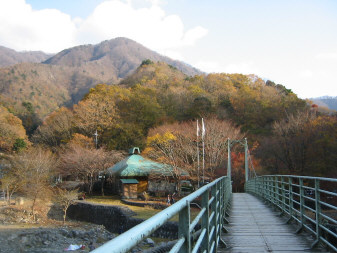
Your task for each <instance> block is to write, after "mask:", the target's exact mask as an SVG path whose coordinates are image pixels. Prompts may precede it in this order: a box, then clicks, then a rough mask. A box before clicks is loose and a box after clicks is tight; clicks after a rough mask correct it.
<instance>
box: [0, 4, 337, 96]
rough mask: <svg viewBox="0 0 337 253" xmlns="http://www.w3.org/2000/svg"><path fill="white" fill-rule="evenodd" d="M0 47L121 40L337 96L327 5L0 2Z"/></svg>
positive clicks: (336, 26)
mask: <svg viewBox="0 0 337 253" xmlns="http://www.w3.org/2000/svg"><path fill="white" fill-rule="evenodd" d="M0 22H1V24H2V25H1V27H0V45H2V46H6V47H10V48H13V49H16V50H18V51H21V50H42V51H45V52H58V51H60V50H62V49H64V48H68V47H72V46H75V45H80V44H87V43H91V44H95V43H99V42H100V41H102V40H107V39H112V38H115V37H119V36H123V37H129V38H131V39H134V40H136V41H137V42H139V43H141V44H143V45H144V46H146V47H148V48H150V49H152V50H155V51H157V52H159V53H161V54H164V55H168V56H170V57H172V58H175V59H180V60H183V61H185V62H187V63H189V64H191V65H193V66H196V67H198V68H199V69H201V70H203V71H205V72H227V73H244V74H257V75H258V76H260V77H262V78H265V79H270V80H273V81H274V82H276V83H282V84H283V85H285V86H286V87H288V88H290V89H292V90H293V91H294V92H295V93H297V94H298V95H299V96H300V97H302V98H306V97H316V96H323V95H330V96H337V81H336V77H335V72H337V1H335V0H330V1H328V0H316V1H313V0H303V1H301V0H282V1H277V0H274V1H271V0H269V1H266V0H255V1H252V0H231V1H230V0H222V1H221V0H209V1H204V0H203V1H201V0H166V1H165V0H71V1H69V0H48V1H46V0H11V1H7V0H0Z"/></svg>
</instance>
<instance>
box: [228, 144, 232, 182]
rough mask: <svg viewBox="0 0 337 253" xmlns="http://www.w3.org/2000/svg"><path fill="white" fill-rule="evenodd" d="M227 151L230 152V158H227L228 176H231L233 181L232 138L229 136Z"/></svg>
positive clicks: (230, 178)
mask: <svg viewBox="0 0 337 253" xmlns="http://www.w3.org/2000/svg"><path fill="white" fill-rule="evenodd" d="M227 153H228V158H227V177H228V178H229V180H230V181H232V168H231V140H230V139H229V138H228V139H227Z"/></svg>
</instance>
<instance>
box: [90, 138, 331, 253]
mask: <svg viewBox="0 0 337 253" xmlns="http://www.w3.org/2000/svg"><path fill="white" fill-rule="evenodd" d="M235 143H240V144H242V145H243V146H244V147H245V181H246V182H245V193H232V183H231V165H230V163H231V157H230V147H231V146H232V145H234V144H235ZM228 151H229V152H228V169H227V176H225V177H221V178H218V179H216V180H214V181H213V182H211V183H209V184H207V185H205V186H203V187H201V188H200V189H198V190H197V191H195V192H193V193H191V194H190V195H188V196H186V197H184V198H183V199H181V200H179V201H178V202H177V203H175V204H173V205H172V206H170V207H168V208H166V209H164V210H163V211H161V212H160V213H158V214H156V215H154V216H153V217H151V218H149V219H147V220H145V221H144V222H142V223H141V224H139V225H137V226H135V227H133V228H131V229H130V230H128V231H126V232H125V233H123V234H121V235H119V236H117V237H116V238H114V239H113V240H111V241H109V242H107V243H105V244H104V245H102V246H101V247H99V248H97V249H95V250H94V251H93V252H94V253H103V252H104V253H105V252H114V253H115V252H116V253H117V252H118V253H119V252H129V251H130V250H132V248H133V247H135V246H136V245H137V244H138V243H140V242H141V241H143V240H144V239H145V238H147V237H149V236H151V234H152V233H153V232H154V231H156V230H157V229H158V228H160V227H161V226H162V225H163V224H165V223H166V222H167V221H169V220H170V219H171V218H172V217H173V216H175V215H179V225H178V238H177V240H176V241H175V244H174V246H173V247H172V248H171V249H170V251H169V252H170V253H174V252H183V253H185V252H186V253H190V252H192V253H197V252H202V253H205V252H237V253H238V252H254V253H255V252H280V253H281V252H282V253H284V252H337V192H336V189H337V179H333V178H322V177H306V176H294V175H268V176H256V174H255V172H254V170H251V171H250V169H249V151H248V145H247V140H246V139H245V140H243V141H231V140H228ZM193 203H198V204H199V206H200V211H199V213H198V215H197V216H196V217H195V218H194V219H193V220H191V205H192V204H193Z"/></svg>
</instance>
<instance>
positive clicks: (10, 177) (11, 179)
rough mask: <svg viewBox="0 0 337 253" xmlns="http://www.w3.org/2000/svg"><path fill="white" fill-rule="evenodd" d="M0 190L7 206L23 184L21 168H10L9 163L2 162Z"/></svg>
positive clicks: (23, 178)
mask: <svg viewBox="0 0 337 253" xmlns="http://www.w3.org/2000/svg"><path fill="white" fill-rule="evenodd" d="M1 173H2V177H1V179H0V182H1V188H2V190H3V191H4V192H5V198H6V202H7V204H8V205H9V204H10V203H11V199H12V196H13V194H14V193H16V192H18V191H20V190H21V189H22V188H23V186H24V184H25V177H24V171H22V168H17V167H14V168H12V166H11V164H10V161H7V160H3V161H2V164H1Z"/></svg>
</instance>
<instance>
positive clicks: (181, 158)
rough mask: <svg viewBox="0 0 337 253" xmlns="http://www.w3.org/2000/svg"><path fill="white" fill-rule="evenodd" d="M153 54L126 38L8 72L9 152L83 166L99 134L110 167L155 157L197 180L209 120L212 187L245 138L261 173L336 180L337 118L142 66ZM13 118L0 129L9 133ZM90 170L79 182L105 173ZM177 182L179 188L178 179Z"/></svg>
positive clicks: (250, 78)
mask: <svg viewBox="0 0 337 253" xmlns="http://www.w3.org/2000/svg"><path fill="white" fill-rule="evenodd" d="M137 52H138V53H137ZM144 52H145V53H144ZM146 52H147V53H153V52H152V51H150V50H148V49H146V50H142V46H141V45H139V44H137V43H136V42H134V41H131V40H128V39H124V38H119V39H115V40H111V41H105V42H102V43H100V44H98V45H94V46H92V45H86V46H79V47H75V48H72V49H67V50H64V51H62V52H61V53H59V54H57V55H55V56H54V57H52V58H50V59H48V60H47V61H45V62H44V63H43V64H38V63H22V64H17V65H14V66H10V67H5V68H1V69H0V90H1V96H0V103H1V105H2V106H3V108H4V109H3V112H2V114H3V115H10V117H12V119H13V120H14V119H15V120H14V121H15V122H16V123H15V124H16V125H17V128H16V130H15V131H14V128H13V131H14V132H15V134H12V133H11V134H9V135H7V136H9V137H6V136H4V135H3V136H2V137H3V141H2V143H5V142H7V143H8V146H6V147H4V146H3V147H0V148H1V151H3V152H12V151H15V150H16V147H17V146H18V145H19V146H20V147H24V146H25V145H26V146H27V144H29V143H28V140H27V137H26V136H25V134H26V133H27V135H28V136H29V138H30V141H31V142H33V144H35V145H45V146H49V147H50V148H51V149H52V150H53V151H55V152H57V153H58V154H61V156H62V157H68V156H69V155H70V153H71V155H73V156H76V157H77V158H78V159H79V161H80V160H81V159H80V158H81V157H83V155H84V154H86V155H84V156H86V157H88V159H89V157H91V156H93V157H94V156H96V155H95V154H96V149H95V145H94V144H93V143H92V139H93V135H94V134H95V133H96V131H97V134H98V143H97V148H98V149H97V150H99V152H101V153H102V154H101V155H102V157H109V156H110V155H109V154H110V153H105V152H110V151H111V150H127V149H129V148H130V147H132V146H138V147H140V148H141V149H143V150H145V155H147V156H148V157H150V158H152V159H155V160H157V161H160V162H165V163H168V164H171V165H174V166H176V167H177V168H178V167H181V168H184V169H186V170H188V171H189V173H190V175H192V177H195V175H196V173H195V168H196V161H197V159H196V157H195V153H196V152H195V147H196V134H195V133H196V129H195V128H196V120H200V119H201V118H204V119H205V122H206V123H205V124H206V135H205V144H206V146H205V149H206V156H205V164H206V170H207V171H206V172H207V176H209V177H214V176H216V175H217V174H219V173H220V174H221V173H222V172H223V171H224V167H225V164H226V156H225V155H224V154H225V153H226V151H227V149H226V146H225V143H226V141H227V138H233V139H237V138H239V139H242V138H243V137H247V138H248V140H249V146H250V147H251V154H252V156H253V157H254V160H253V163H254V166H255V167H256V168H257V170H258V172H259V173H270V172H272V173H290V174H301V175H318V176H322V175H323V176H324V175H325V176H336V173H335V171H334V169H333V168H334V166H335V161H336V155H335V154H336V153H337V142H336V139H337V130H336V129H337V118H336V115H335V114H334V113H333V112H331V111H328V113H325V110H319V107H318V109H317V106H316V105H315V106H314V105H312V106H310V104H309V102H307V101H304V100H302V99H300V98H298V97H297V95H296V94H294V93H293V92H292V91H291V90H290V89H287V88H286V87H285V86H283V85H281V84H275V83H273V82H271V81H264V80H263V79H261V78H260V77H258V76H256V75H253V74H252V75H243V74H227V73H217V74H208V75H206V74H202V73H198V74H197V75H191V72H188V71H185V72H184V71H182V70H181V68H180V67H179V64H182V63H179V62H178V63H179V64H178V65H177V64H176V65H174V64H175V63H177V62H174V61H173V62H172V61H168V62H163V61H156V60H155V59H160V56H159V55H156V54H155V53H154V54H155V55H154V56H155V57H157V58H155V59H153V58H148V59H142V60H140V59H141V58H142V57H145V56H147V54H146ZM165 59H166V58H165ZM137 62H138V63H137ZM136 64H137V65H136ZM183 66H185V67H186V68H189V67H188V66H187V65H183ZM133 69H134V70H133ZM132 70H133V71H132ZM192 70H193V69H192ZM99 71H101V72H104V73H99ZM122 77H123V79H122ZM5 108H6V109H5ZM8 117H9V116H6V117H3V118H2V119H1V120H2V122H3V123H2V124H3V125H4V126H6V124H8V123H6V122H8V120H7V119H8ZM19 118H20V119H21V120H20V119H19ZM14 121H13V122H14ZM199 122H200V121H199ZM22 126H23V127H24V128H23V127H22ZM3 129H6V127H4V128H3ZM22 130H26V133H23V131H22ZM6 138H9V139H8V140H7V139H6ZM19 140H20V141H19ZM17 142H18V143H17ZM74 143H75V144H74ZM74 145H75V146H74ZM165 150H166V152H168V150H170V152H173V151H174V152H178V151H182V150H184V152H180V153H174V155H173V153H170V154H168V153H166V154H165V152H163V151H165ZM80 151H81V152H82V153H81V152H80ZM232 151H233V154H232V155H233V168H234V169H233V179H234V181H235V182H236V183H238V184H240V185H242V182H243V181H242V179H243V177H242V173H243V170H242V169H243V165H242V163H243V160H244V156H243V153H242V150H241V149H240V147H234V148H233V150H232ZM97 152H98V151H97ZM87 154H91V155H87ZM96 158H97V157H96ZM173 158H174V160H172V159H173ZM65 160H67V159H65ZM68 160H69V161H73V160H74V159H68ZM68 160H67V161H68ZM89 160H90V159H89ZM88 163H89V162H88ZM90 163H92V164H93V166H92V168H94V169H95V170H94V171H89V172H88V171H87V172H86V173H87V174H85V173H84V174H85V175H84V174H83V173H82V172H80V171H73V173H75V174H76V173H79V174H78V176H79V177H80V176H83V178H84V180H87V179H88V178H91V179H93V178H94V177H95V175H96V174H95V173H97V171H100V169H101V168H98V167H97V162H96V160H90ZM62 166H63V167H64V168H67V167H66V166H70V167H71V166H73V164H72V163H71V162H70V163H69V164H64V165H62ZM62 166H61V167H62ZM84 167H85V168H90V166H84ZM64 168H61V171H65V170H64ZM67 173H68V171H67ZM69 173H70V172H69ZM81 173H82V174H81ZM175 178H176V179H177V180H178V181H179V175H176V177H175Z"/></svg>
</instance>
